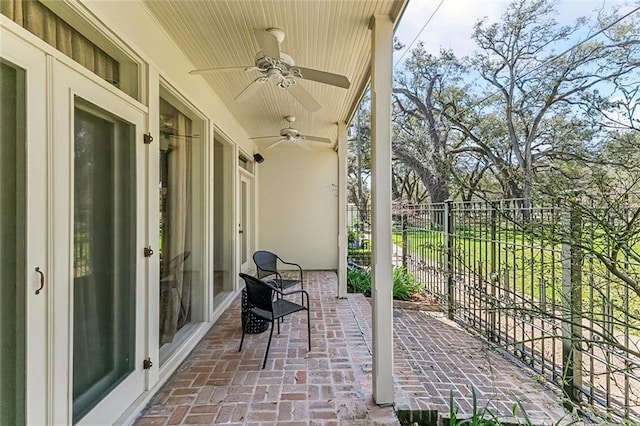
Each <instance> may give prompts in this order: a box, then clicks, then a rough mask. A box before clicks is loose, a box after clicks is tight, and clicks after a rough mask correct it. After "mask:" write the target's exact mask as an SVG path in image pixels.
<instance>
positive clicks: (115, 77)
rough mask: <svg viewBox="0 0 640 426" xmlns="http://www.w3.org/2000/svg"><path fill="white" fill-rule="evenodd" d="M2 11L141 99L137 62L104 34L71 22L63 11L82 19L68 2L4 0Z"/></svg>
mask: <svg viewBox="0 0 640 426" xmlns="http://www.w3.org/2000/svg"><path fill="white" fill-rule="evenodd" d="M50 8H55V9H56V11H55V12H54V11H53V10H52V9H50ZM56 12H58V13H56ZM0 13H2V14H3V15H5V16H6V17H8V18H9V19H11V20H12V21H14V22H15V23H17V24H18V25H20V26H22V27H23V28H24V29H26V30H27V31H29V32H30V33H32V34H34V35H35V36H37V37H38V38H40V39H41V40H43V41H45V42H47V43H48V44H49V45H51V46H53V47H54V48H56V49H57V50H59V51H60V52H62V53H64V54H65V55H67V56H68V57H70V58H71V59H73V60H74V61H76V62H77V63H79V64H80V65H82V66H84V67H85V68H87V69H88V70H89V71H91V72H93V73H94V74H96V75H97V76H99V77H100V78H102V79H103V80H105V81H107V82H109V83H110V84H112V85H114V86H116V87H118V88H119V89H120V90H122V91H123V92H125V93H126V94H128V95H130V96H132V97H134V98H136V99H138V87H137V81H138V66H137V64H136V63H135V62H133V61H132V60H131V59H130V58H129V57H127V56H126V55H125V54H124V53H123V52H122V51H121V50H120V49H118V48H117V47H115V46H114V45H113V44H111V43H109V42H108V41H106V40H104V38H103V37H100V36H98V35H96V34H89V33H90V32H92V31H90V30H87V31H85V32H83V33H81V32H80V31H78V30H77V29H76V28H74V27H73V26H72V25H70V24H69V23H68V22H67V20H65V19H63V18H62V17H61V16H60V13H62V14H64V15H65V17H66V18H67V19H68V20H72V19H73V20H74V21H80V19H79V17H78V16H77V15H76V16H74V14H73V12H72V11H70V10H69V8H68V6H65V4H64V2H52V3H51V4H47V5H45V4H44V3H42V2H40V1H37V0H29V1H19V0H2V1H0ZM93 32H95V29H94V30H93Z"/></svg>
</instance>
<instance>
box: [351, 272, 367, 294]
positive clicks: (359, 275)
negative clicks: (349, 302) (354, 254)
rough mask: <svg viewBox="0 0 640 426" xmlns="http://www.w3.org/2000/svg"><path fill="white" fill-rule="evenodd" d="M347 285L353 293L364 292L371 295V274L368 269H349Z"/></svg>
mask: <svg viewBox="0 0 640 426" xmlns="http://www.w3.org/2000/svg"><path fill="white" fill-rule="evenodd" d="M347 285H348V286H349V287H350V289H351V291H352V292H353V293H362V294H364V295H365V296H371V275H370V274H369V271H367V270H366V269H361V268H349V269H347Z"/></svg>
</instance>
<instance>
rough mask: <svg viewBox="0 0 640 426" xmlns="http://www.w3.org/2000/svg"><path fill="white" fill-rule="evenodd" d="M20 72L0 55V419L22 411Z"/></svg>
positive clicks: (14, 418)
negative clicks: (1, 58)
mask: <svg viewBox="0 0 640 426" xmlns="http://www.w3.org/2000/svg"><path fill="white" fill-rule="evenodd" d="M24 77H25V72H24V70H22V69H19V68H16V67H14V66H12V65H10V64H8V63H6V62H2V61H1V60H0V123H1V124H0V419H2V420H1V421H0V423H2V424H7V425H21V424H24V422H25V418H24V414H25V412H24V410H25V404H24V403H25V400H24V398H25V388H24V386H25V363H24V360H25V288H26V287H27V284H26V277H25V269H26V268H25V254H26V251H25V246H24V242H25V239H26V226H25V221H24V218H25V215H26V205H25V200H26V197H25V181H26V179H25V177H26V175H25V161H26V155H25V138H24V135H25V120H24V116H25V106H24V93H25V86H24Z"/></svg>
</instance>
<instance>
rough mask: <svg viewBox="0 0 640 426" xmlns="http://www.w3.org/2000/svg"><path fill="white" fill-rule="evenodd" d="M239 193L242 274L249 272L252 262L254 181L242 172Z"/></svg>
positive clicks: (240, 262)
mask: <svg viewBox="0 0 640 426" xmlns="http://www.w3.org/2000/svg"><path fill="white" fill-rule="evenodd" d="M238 192H239V194H238V203H239V206H238V247H239V257H240V259H239V262H238V263H239V264H240V272H247V271H248V270H249V267H250V264H251V260H252V258H251V256H252V253H251V250H252V247H251V242H252V240H253V236H252V232H253V229H252V228H253V227H252V226H251V225H252V221H251V218H252V208H253V204H252V200H253V198H252V197H253V179H252V178H251V177H250V176H247V175H246V174H245V173H243V172H242V171H241V172H240V179H239V189H238Z"/></svg>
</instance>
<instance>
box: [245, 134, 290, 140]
mask: <svg viewBox="0 0 640 426" xmlns="http://www.w3.org/2000/svg"><path fill="white" fill-rule="evenodd" d="M281 137H282V136H281V135H274V136H258V137H255V138H249V139H252V140H254V141H256V140H258V141H259V140H260V139H273V138H281Z"/></svg>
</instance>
